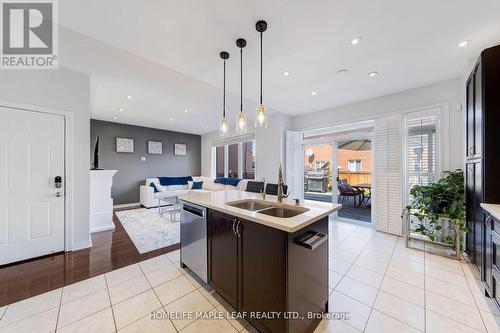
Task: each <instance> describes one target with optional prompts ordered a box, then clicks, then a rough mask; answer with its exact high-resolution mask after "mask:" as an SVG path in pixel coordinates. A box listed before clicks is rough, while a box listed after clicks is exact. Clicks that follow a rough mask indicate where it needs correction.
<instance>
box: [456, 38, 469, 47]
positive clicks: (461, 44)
mask: <svg viewBox="0 0 500 333" xmlns="http://www.w3.org/2000/svg"><path fill="white" fill-rule="evenodd" d="M469 43H470V40H464V41H463V42H460V44H458V47H466V46H467V45H469Z"/></svg>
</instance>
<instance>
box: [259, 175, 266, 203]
mask: <svg viewBox="0 0 500 333" xmlns="http://www.w3.org/2000/svg"><path fill="white" fill-rule="evenodd" d="M262 184H263V187H262V190H260V195H261V196H262V200H266V177H262Z"/></svg>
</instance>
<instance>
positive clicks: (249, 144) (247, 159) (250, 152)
mask: <svg viewBox="0 0 500 333" xmlns="http://www.w3.org/2000/svg"><path fill="white" fill-rule="evenodd" d="M241 152H242V158H243V160H242V167H243V176H242V178H243V179H255V140H252V141H245V142H242V143H241Z"/></svg>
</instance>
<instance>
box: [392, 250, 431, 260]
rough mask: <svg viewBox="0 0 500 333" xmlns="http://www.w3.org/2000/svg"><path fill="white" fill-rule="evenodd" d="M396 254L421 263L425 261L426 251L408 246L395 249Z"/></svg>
mask: <svg viewBox="0 0 500 333" xmlns="http://www.w3.org/2000/svg"><path fill="white" fill-rule="evenodd" d="M394 256H396V257H400V258H404V259H407V260H410V261H414V262H417V263H421V264H423V263H424V262H425V255H424V252H422V251H418V250H413V249H408V248H403V249H397V251H394Z"/></svg>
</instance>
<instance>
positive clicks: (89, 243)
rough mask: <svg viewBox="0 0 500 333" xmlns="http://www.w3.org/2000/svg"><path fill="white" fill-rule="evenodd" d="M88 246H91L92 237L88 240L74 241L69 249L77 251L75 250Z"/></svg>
mask: <svg viewBox="0 0 500 333" xmlns="http://www.w3.org/2000/svg"><path fill="white" fill-rule="evenodd" d="M89 247H92V239H89V240H88V241H85V242H79V243H74V244H73V248H72V249H71V250H72V251H77V250H82V249H87V248H89Z"/></svg>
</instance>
